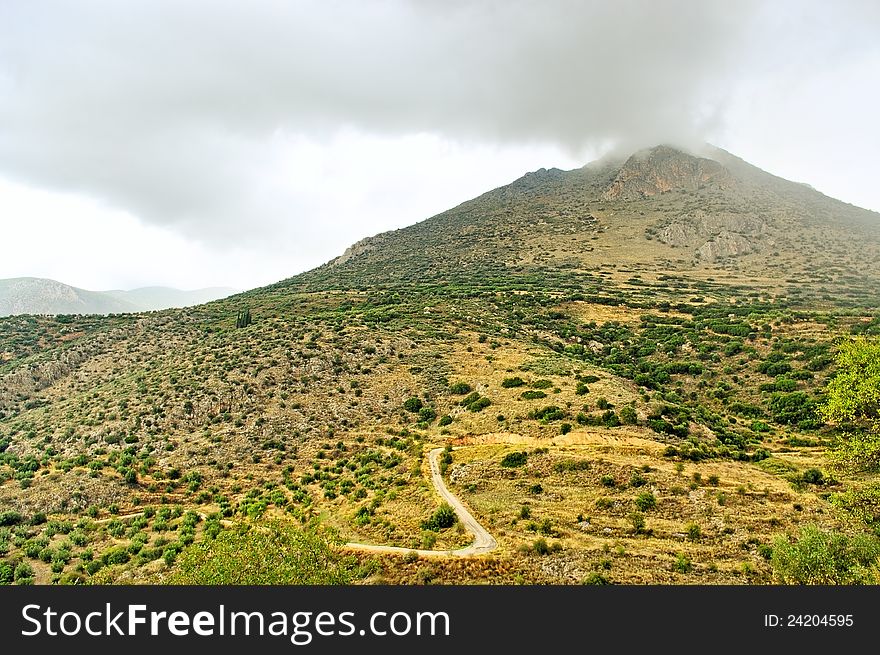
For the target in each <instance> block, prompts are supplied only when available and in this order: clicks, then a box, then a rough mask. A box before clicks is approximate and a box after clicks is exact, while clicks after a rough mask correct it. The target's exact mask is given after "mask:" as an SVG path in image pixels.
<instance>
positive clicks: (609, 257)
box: [292, 146, 880, 289]
mask: <svg viewBox="0 0 880 655" xmlns="http://www.w3.org/2000/svg"><path fill="white" fill-rule="evenodd" d="M560 266H562V267H569V268H572V267H574V268H580V269H585V270H598V269H600V268H601V267H609V268H610V267H618V268H627V269H629V270H631V271H636V272H645V273H654V274H664V273H665V274H669V273H680V272H687V273H688V275H690V276H695V277H699V278H706V277H712V276H715V277H716V278H719V279H723V278H728V279H743V278H745V279H751V280H753V281H755V280H767V279H770V280H776V281H778V282H779V283H780V284H783V283H785V281H786V280H792V281H794V282H801V283H803V284H807V285H811V286H814V287H816V288H820V287H822V286H823V285H830V286H832V287H833V286H835V285H838V286H839V285H841V284H842V285H844V286H861V287H862V288H865V289H867V288H868V287H870V286H872V285H876V282H877V281H878V280H880V214H877V213H876V212H871V211H868V210H864V209H860V208H858V207H854V206H852V205H849V204H846V203H843V202H840V201H838V200H835V199H833V198H829V197H827V196H825V195H823V194H821V193H819V192H818V191H815V190H813V189H812V188H810V187H808V186H806V185H803V184H798V183H794V182H789V181H787V180H783V179H781V178H778V177H775V176H773V175H771V174H769V173H766V172H764V171H762V170H760V169H758V168H756V167H754V166H751V165H750V164H748V163H746V162H744V161H743V160H741V159H739V158H737V157H735V156H733V155H731V154H729V153H727V152H725V151H723V150H720V149H718V148H713V147H711V146H706V147H705V148H704V150H703V151H702V152H701V153H700V154H692V153H689V152H686V151H683V150H680V149H677V148H673V147H670V146H657V147H655V148H651V149H648V150H644V151H640V152H637V153H634V154H632V155H630V156H629V157H614V156H609V157H606V158H604V159H602V160H599V161H597V162H593V163H591V164H588V165H586V166H584V167H583V168H580V169H575V170H571V171H561V170H558V169H551V170H545V169H540V170H538V171H535V172H533V173H528V174H526V175H525V176H523V177H522V178H520V179H518V180H516V181H514V182H512V183H511V184H509V185H506V186H504V187H500V188H498V189H495V190H493V191H489V192H488V193H485V194H483V195H481V196H479V197H478V198H475V199H473V200H471V201H468V202H465V203H462V204H461V205H459V206H458V207H455V208H454V209H451V210H449V211H447V212H444V213H442V214H439V215H437V216H434V217H432V218H431V219H428V220H426V221H423V222H421V223H417V224H415V225H412V226H410V227H407V228H403V229H400V230H396V231H392V232H386V233H383V234H379V235H377V236H375V237H371V238H368V239H364V240H362V241H360V242H358V243H357V244H355V245H353V246H352V247H351V248H349V249H348V250H347V251H346V252H345V253H344V254H343V255H342V256H341V257H339V258H337V259H336V260H334V261H332V262H330V263H329V264H327V265H325V266H323V267H321V268H319V269H317V270H315V271H313V272H310V273H308V274H306V275H304V276H300V277H298V278H296V280H292V282H293V283H295V284H297V283H303V282H306V283H312V284H314V285H315V287H316V288H320V287H323V286H326V287H346V286H352V285H357V284H362V283H366V282H373V283H379V284H385V283H389V282H390V283H401V282H406V281H407V280H425V279H434V280H444V279H446V280H449V279H454V278H456V277H457V276H459V275H461V274H468V273H470V272H473V271H474V267H477V268H478V269H480V270H485V269H486V268H487V267H489V268H494V269H495V270H496V271H497V272H498V273H499V274H504V275H509V274H510V275H516V274H517V273H518V272H521V271H525V270H528V269H532V270H538V269H543V268H548V269H558V268H559V267H560Z"/></svg>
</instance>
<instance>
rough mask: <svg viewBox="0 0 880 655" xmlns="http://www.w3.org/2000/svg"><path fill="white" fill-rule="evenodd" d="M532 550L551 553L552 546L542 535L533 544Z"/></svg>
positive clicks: (541, 553)
mask: <svg viewBox="0 0 880 655" xmlns="http://www.w3.org/2000/svg"><path fill="white" fill-rule="evenodd" d="M532 550H533V551H535V552H536V553H537V554H538V555H548V554H549V553H550V546H548V545H547V540H546V539H544V538H543V537H541V538H540V539H538V540H537V541H535V543H534V544H532Z"/></svg>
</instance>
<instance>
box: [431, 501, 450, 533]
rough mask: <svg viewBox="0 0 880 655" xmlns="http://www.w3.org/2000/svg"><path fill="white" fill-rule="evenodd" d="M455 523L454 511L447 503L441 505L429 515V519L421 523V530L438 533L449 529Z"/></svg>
mask: <svg viewBox="0 0 880 655" xmlns="http://www.w3.org/2000/svg"><path fill="white" fill-rule="evenodd" d="M457 521H458V517H457V516H456V515H455V510H454V509H452V507H451V506H450V505H449V504H448V503H443V504H442V505H440V507H438V508H437V509H436V511H435V512H434V513H433V514H431V516H430V518H428V519H427V520H425V521H423V522H422V529H424V530H432V531H434V532H439V531H440V530H445V529H446V528H451V527H452V526H453V525H455V523H456V522H457Z"/></svg>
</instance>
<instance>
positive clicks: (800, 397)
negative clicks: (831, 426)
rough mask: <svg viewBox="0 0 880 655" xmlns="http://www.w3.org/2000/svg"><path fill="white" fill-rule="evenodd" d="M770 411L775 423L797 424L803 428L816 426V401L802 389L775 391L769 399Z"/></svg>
mask: <svg viewBox="0 0 880 655" xmlns="http://www.w3.org/2000/svg"><path fill="white" fill-rule="evenodd" d="M770 413H771V414H772V416H773V420H774V421H776V423H780V424H786V425H798V426H800V427H803V428H805V429H809V428H815V427H818V425H819V421H818V418H817V416H816V403H815V402H814V401H813V399H812V398H810V397H809V396H808V395H807V394H806V393H804V392H803V391H796V392H795V393H777V394H774V395H773V397H772V398H771V399H770Z"/></svg>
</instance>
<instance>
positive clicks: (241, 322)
mask: <svg viewBox="0 0 880 655" xmlns="http://www.w3.org/2000/svg"><path fill="white" fill-rule="evenodd" d="M250 324H251V310H250V307H248V308H246V309H245V310H244V311H239V312H238V316H237V317H236V319H235V327H236V328H246V327H247V326H248V325H250Z"/></svg>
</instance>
